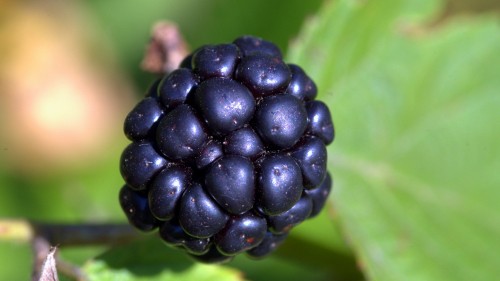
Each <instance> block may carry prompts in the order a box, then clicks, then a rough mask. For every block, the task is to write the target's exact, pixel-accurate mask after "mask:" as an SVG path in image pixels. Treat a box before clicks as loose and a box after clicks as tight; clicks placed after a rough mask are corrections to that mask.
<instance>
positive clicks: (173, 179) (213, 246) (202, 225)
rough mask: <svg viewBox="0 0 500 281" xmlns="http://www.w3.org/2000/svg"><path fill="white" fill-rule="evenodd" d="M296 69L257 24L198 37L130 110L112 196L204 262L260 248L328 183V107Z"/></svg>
mask: <svg viewBox="0 0 500 281" xmlns="http://www.w3.org/2000/svg"><path fill="white" fill-rule="evenodd" d="M316 96H317V88H316V85H315V84H314V82H313V81H312V80H311V78H310V77H309V76H307V74H306V73H305V71H304V70H303V69H302V68H300V67H299V66H297V65H294V64H286V63H285V62H284V61H283V59H282V54H281V51H280V50H279V48H278V47H277V46H276V45H274V44H272V43H271V42H269V41H266V40H263V39H261V38H257V37H254V36H242V37H239V38H237V39H235V40H234V41H233V42H232V43H229V44H219V45H206V46H202V47H200V48H198V49H197V50H195V51H194V52H193V53H192V54H190V55H188V56H187V57H186V58H185V59H184V60H183V61H182V62H181V64H180V66H179V68H178V69H176V70H174V71H173V72H171V73H170V74H168V75H165V76H164V77H162V78H161V79H158V80H156V81H155V82H154V83H153V85H152V86H151V87H150V88H149V90H148V91H147V93H146V95H145V97H144V99H142V100H141V101H140V102H139V103H138V104H137V105H136V106H135V107H134V108H133V109H132V111H131V112H130V113H129V114H128V116H127V117H126V119H125V123H124V132H125V135H126V136H127V138H128V139H130V140H131V141H132V143H131V144H130V145H128V146H127V147H126V148H125V150H124V151H123V153H122V156H121V160H120V172H121V174H122V177H123V179H124V180H125V185H124V186H123V187H122V188H121V190H120V192H119V201H120V206H121V207H122V209H123V211H124V212H125V215H126V216H127V218H128V220H129V221H130V223H131V224H132V225H133V226H135V227H136V228H138V229H139V230H142V231H152V230H155V229H158V232H159V235H160V238H161V239H162V240H163V241H164V243H165V244H167V245H169V246H172V247H174V248H178V249H181V250H183V251H185V252H187V254H189V255H190V256H191V257H192V258H193V259H195V260H197V261H200V262H204V263H222V262H228V261H230V260H232V259H233V258H234V257H235V256H236V255H238V254H240V253H246V254H248V255H249V256H250V257H253V258H260V257H263V256H266V255H268V254H270V253H272V252H273V251H274V250H275V249H276V248H277V247H278V246H279V245H280V244H281V243H283V242H284V241H285V239H286V237H287V236H288V234H289V233H290V230H291V229H292V228H293V227H294V226H296V225H298V224H300V223H301V222H303V221H305V220H306V219H308V218H311V217H314V216H316V215H318V214H319V212H320V211H321V210H322V209H323V207H324V205H325V203H326V200H327V198H328V196H329V194H330V190H331V186H332V178H331V176H330V174H329V173H328V172H327V151H326V145H328V144H330V143H331V142H332V141H333V139H334V134H335V131H334V127H333V123H332V120H331V114H330V111H329V109H328V107H327V106H326V104H324V103H323V102H321V101H319V100H316Z"/></svg>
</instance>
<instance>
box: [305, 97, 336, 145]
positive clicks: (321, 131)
mask: <svg viewBox="0 0 500 281" xmlns="http://www.w3.org/2000/svg"><path fill="white" fill-rule="evenodd" d="M306 110H307V116H308V118H309V124H308V125H307V132H308V133H310V134H313V135H315V136H317V137H319V138H320V139H321V140H322V141H323V142H324V143H325V144H326V145H328V144H330V143H332V141H333V138H334V137H335V130H334V127H333V122H332V116H331V115H330V110H329V109H328V107H327V106H326V104H325V103H323V102H321V101H311V102H308V103H306Z"/></svg>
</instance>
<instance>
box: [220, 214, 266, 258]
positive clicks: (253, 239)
mask: <svg viewBox="0 0 500 281" xmlns="http://www.w3.org/2000/svg"><path fill="white" fill-rule="evenodd" d="M266 230H267V224H266V219H264V218H262V217H259V216H257V215H254V214H252V213H246V214H243V215H240V216H233V217H232V218H231V219H230V220H229V221H228V223H227V225H226V227H225V228H224V229H223V230H222V231H220V232H219V233H217V235H215V237H214V243H215V245H216V246H217V249H218V250H219V252H221V253H222V254H224V255H228V256H230V255H236V254H239V253H241V252H244V251H246V250H249V249H251V248H253V247H255V246H257V245H258V244H259V243H260V242H262V240H263V239H264V236H265V235H266Z"/></svg>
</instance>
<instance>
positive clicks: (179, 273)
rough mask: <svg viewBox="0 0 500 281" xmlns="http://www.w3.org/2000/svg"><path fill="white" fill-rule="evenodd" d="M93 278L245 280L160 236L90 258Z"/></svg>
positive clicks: (235, 273)
mask: <svg viewBox="0 0 500 281" xmlns="http://www.w3.org/2000/svg"><path fill="white" fill-rule="evenodd" d="M84 270H85V272H86V274H87V275H88V276H89V279H90V280H99V281H106V280H120V281H122V280H123V281H127V280H134V281H136V280H149V281H153V280H162V281H163V280H176V281H182V280H186V281H190V280H200V281H203V280H207V281H208V280H223V281H233V280H235V281H236V280H237V281H239V280H244V278H243V277H242V276H241V274H240V272H239V271H237V270H234V269H231V268H229V267H224V266H216V265H205V264H201V263H195V262H192V261H190V260H189V259H188V258H187V257H186V255H184V254H182V253H181V252H180V251H177V250H174V249H170V248H168V247H166V246H165V245H162V244H161V242H160V239H159V238H158V237H154V239H146V240H139V241H136V242H134V243H130V244H127V245H123V246H119V247H115V248H113V249H111V250H109V251H107V252H105V253H104V254H102V255H100V256H98V257H96V258H95V259H94V260H91V261H89V262H88V263H87V264H86V265H85V267H84Z"/></svg>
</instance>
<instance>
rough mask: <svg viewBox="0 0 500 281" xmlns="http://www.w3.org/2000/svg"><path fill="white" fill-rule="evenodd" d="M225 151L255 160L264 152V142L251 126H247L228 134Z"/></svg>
mask: <svg viewBox="0 0 500 281" xmlns="http://www.w3.org/2000/svg"><path fill="white" fill-rule="evenodd" d="M224 152H225V153H226V154H232V155H241V156H245V157H248V158H250V159H252V160H255V159H256V158H257V157H258V156H260V155H261V154H262V153H263V152H264V144H263V143H262V141H261V139H260V137H259V135H257V133H255V131H254V130H253V129H252V128H251V127H245V128H241V129H239V130H236V131H234V132H232V133H231V134H229V135H227V137H226V140H225V141H224Z"/></svg>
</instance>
